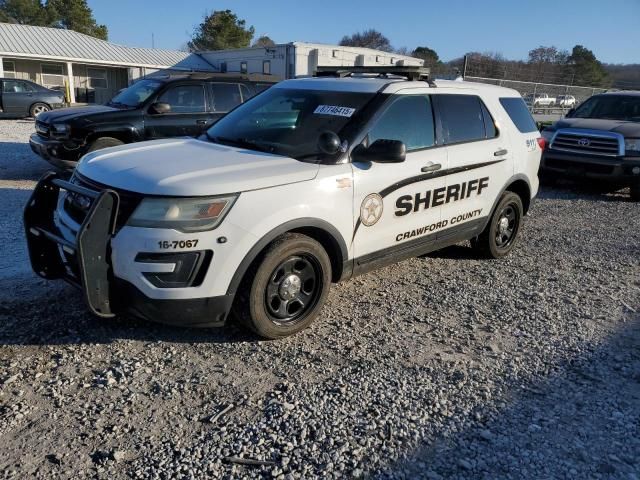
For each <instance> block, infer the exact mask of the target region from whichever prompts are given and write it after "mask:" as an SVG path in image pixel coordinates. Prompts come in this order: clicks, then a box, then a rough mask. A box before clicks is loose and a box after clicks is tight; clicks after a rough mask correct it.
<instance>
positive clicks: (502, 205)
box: [471, 191, 524, 258]
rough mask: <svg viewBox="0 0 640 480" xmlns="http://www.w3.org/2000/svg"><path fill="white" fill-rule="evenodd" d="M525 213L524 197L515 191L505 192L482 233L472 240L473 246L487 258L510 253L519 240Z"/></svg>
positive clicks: (500, 256)
mask: <svg viewBox="0 0 640 480" xmlns="http://www.w3.org/2000/svg"><path fill="white" fill-rule="evenodd" d="M523 215H524V209H523V208H522V199H521V198H520V197H519V196H518V195H517V194H515V193H513V192H509V191H507V192H504V193H503V194H502V197H500V201H499V202H498V205H497V206H496V208H495V210H494V212H493V215H492V216H491V220H490V221H489V224H488V225H487V226H486V228H485V229H484V230H483V232H482V233H481V234H480V235H478V236H477V237H475V238H473V239H472V240H471V246H472V247H473V249H474V250H476V251H477V252H478V253H479V254H480V255H481V256H483V257H487V258H502V257H504V256H505V255H508V254H509V252H511V250H513V248H514V247H515V245H516V242H517V240H518V233H519V232H520V228H521V227H522V217H523Z"/></svg>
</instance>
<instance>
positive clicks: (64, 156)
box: [29, 133, 82, 170]
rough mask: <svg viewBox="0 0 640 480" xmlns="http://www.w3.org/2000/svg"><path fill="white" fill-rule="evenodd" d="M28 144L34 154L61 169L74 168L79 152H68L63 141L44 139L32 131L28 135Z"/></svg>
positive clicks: (79, 155)
mask: <svg viewBox="0 0 640 480" xmlns="http://www.w3.org/2000/svg"><path fill="white" fill-rule="evenodd" d="M29 146H30V147H31V150H32V151H33V153H35V154H36V155H39V156H40V157H42V158H43V159H45V160H46V161H47V162H49V163H50V164H51V165H53V166H54V167H56V168H61V169H63V170H69V169H73V168H75V166H76V165H77V163H78V160H79V158H80V157H81V156H82V155H81V153H80V152H69V150H67V149H66V148H65V147H64V145H63V143H62V142H60V141H58V140H46V139H44V138H42V137H41V136H40V135H38V134H37V133H32V134H31V136H30V137H29Z"/></svg>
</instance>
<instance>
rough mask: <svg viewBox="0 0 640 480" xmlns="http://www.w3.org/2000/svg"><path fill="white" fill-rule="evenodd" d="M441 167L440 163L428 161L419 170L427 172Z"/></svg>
mask: <svg viewBox="0 0 640 480" xmlns="http://www.w3.org/2000/svg"><path fill="white" fill-rule="evenodd" d="M441 168H442V165H441V164H439V163H432V162H429V163H428V164H427V165H425V166H424V167H422V168H421V169H420V171H421V172H423V173H429V172H435V171H436V170H440V169H441Z"/></svg>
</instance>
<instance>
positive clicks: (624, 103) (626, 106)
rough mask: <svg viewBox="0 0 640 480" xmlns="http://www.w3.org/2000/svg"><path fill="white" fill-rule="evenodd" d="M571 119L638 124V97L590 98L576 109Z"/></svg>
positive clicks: (639, 101)
mask: <svg viewBox="0 0 640 480" xmlns="http://www.w3.org/2000/svg"><path fill="white" fill-rule="evenodd" d="M571 117H572V118H602V119H611V120H623V121H629V122H640V96H633V95H601V96H596V97H591V98H590V99H589V100H587V101H586V102H584V103H583V104H582V105H580V106H579V107H578V108H576V111H575V112H574V113H573V115H571Z"/></svg>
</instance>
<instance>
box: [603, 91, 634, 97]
mask: <svg viewBox="0 0 640 480" xmlns="http://www.w3.org/2000/svg"><path fill="white" fill-rule="evenodd" d="M598 95H627V96H630V97H640V90H616V91H614V92H603V93H598Z"/></svg>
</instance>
